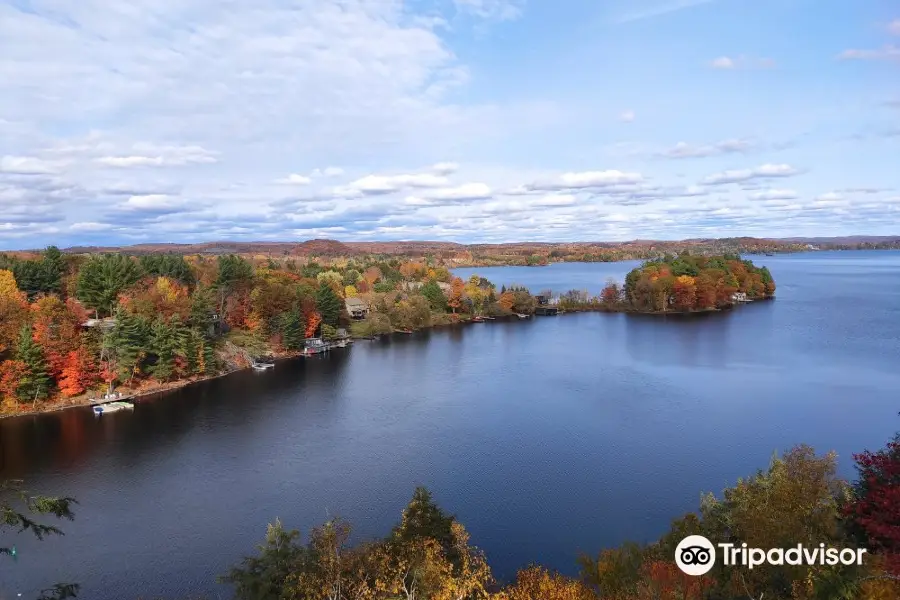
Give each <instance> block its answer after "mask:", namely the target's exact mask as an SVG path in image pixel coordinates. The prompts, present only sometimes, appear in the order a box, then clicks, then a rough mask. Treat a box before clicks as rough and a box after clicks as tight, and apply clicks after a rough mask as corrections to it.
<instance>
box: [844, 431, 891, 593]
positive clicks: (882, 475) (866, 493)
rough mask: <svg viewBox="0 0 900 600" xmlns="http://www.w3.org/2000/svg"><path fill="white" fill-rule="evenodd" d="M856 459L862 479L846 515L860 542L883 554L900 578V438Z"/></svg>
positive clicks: (854, 488)
mask: <svg viewBox="0 0 900 600" xmlns="http://www.w3.org/2000/svg"><path fill="white" fill-rule="evenodd" d="M853 458H854V460H855V461H856V468H857V471H858V473H859V477H858V479H857V481H856V483H855V485H854V486H853V497H852V500H851V501H850V502H848V503H847V505H846V506H845V507H844V514H845V515H847V517H848V518H849V519H850V521H851V523H853V525H854V526H855V529H856V534H857V538H858V539H859V541H860V542H861V543H862V544H863V545H865V547H867V548H868V549H869V551H870V552H877V553H878V554H880V555H881V557H882V558H883V563H884V566H885V567H886V570H887V572H889V573H890V574H892V575H894V576H897V577H900V435H897V436H896V437H895V438H894V439H893V440H891V441H890V442H888V444H887V446H886V447H885V448H883V449H882V450H879V451H877V452H871V451H868V450H867V451H865V452H863V453H862V454H857V455H855V456H854V457H853Z"/></svg>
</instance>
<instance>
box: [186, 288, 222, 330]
mask: <svg viewBox="0 0 900 600" xmlns="http://www.w3.org/2000/svg"><path fill="white" fill-rule="evenodd" d="M215 312H216V300H215V297H214V296H213V291H212V290H211V289H209V288H197V289H195V290H194V293H193V294H192V295H191V314H190V317H189V318H188V323H189V324H190V325H191V327H194V328H195V329H197V330H198V331H200V332H201V333H202V334H203V335H205V336H209V335H210V330H211V325H212V324H213V314H215Z"/></svg>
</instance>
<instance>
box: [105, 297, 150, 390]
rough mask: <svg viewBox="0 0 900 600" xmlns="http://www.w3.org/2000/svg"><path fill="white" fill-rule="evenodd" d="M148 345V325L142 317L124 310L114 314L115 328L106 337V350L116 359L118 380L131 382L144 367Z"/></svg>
mask: <svg viewBox="0 0 900 600" xmlns="http://www.w3.org/2000/svg"><path fill="white" fill-rule="evenodd" d="M149 344H150V324H149V323H148V322H147V320H146V319H145V318H144V317H141V316H138V315H132V314H130V313H128V312H127V311H124V310H119V311H118V313H117V314H116V327H115V329H113V331H112V332H111V334H110V335H109V337H108V344H107V346H108V349H109V350H110V351H111V352H112V354H113V355H114V356H115V357H116V364H117V365H118V369H119V378H120V379H121V380H122V381H129V382H130V381H131V380H132V379H134V376H135V375H137V374H138V373H139V372H140V371H141V368H142V367H143V365H144V361H145V359H146V357H147V348H148V346H149Z"/></svg>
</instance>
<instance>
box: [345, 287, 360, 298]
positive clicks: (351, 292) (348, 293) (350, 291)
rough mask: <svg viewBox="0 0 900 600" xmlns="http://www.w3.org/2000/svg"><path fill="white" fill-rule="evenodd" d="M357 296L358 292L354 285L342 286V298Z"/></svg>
mask: <svg viewBox="0 0 900 600" xmlns="http://www.w3.org/2000/svg"><path fill="white" fill-rule="evenodd" d="M356 296H359V292H358V291H357V289H356V286H355V285H348V286H344V298H355V297H356Z"/></svg>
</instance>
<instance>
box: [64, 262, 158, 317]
mask: <svg viewBox="0 0 900 600" xmlns="http://www.w3.org/2000/svg"><path fill="white" fill-rule="evenodd" d="M141 274H142V273H141V268H140V266H138V264H137V263H136V262H134V261H133V260H131V258H129V257H127V256H123V255H121V254H103V255H101V256H95V257H92V258H91V259H89V260H88V261H87V262H86V263H85V264H84V266H83V267H82V268H81V271H80V272H79V273H78V289H77V296H78V299H79V300H81V301H82V302H84V303H85V304H86V305H87V306H89V307H91V308H93V309H95V310H96V311H97V312H98V313H99V314H101V315H109V314H112V312H113V310H114V309H115V307H116V305H117V304H118V301H119V294H120V293H121V292H123V291H124V290H125V289H126V288H128V287H129V286H131V285H134V284H135V283H136V282H137V281H138V279H140V278H141Z"/></svg>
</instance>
